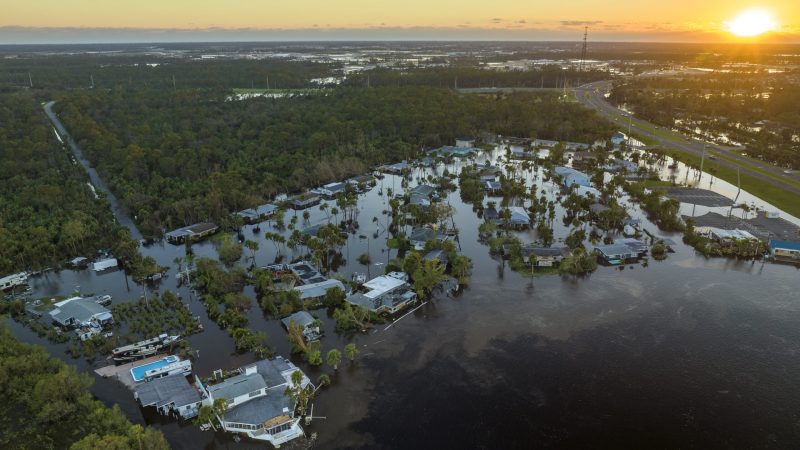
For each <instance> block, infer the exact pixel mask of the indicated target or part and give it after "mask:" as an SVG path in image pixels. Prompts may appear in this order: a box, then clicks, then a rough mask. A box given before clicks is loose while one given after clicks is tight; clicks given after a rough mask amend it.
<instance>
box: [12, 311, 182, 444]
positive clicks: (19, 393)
mask: <svg viewBox="0 0 800 450" xmlns="http://www.w3.org/2000/svg"><path fill="white" fill-rule="evenodd" d="M0 319H2V318H0ZM91 384H92V379H91V377H89V375H86V374H78V373H77V372H76V371H75V368H74V367H72V366H70V365H67V364H64V363H63V362H61V361H59V360H58V359H55V358H51V357H50V356H49V355H48V354H47V352H46V351H45V350H44V349H43V348H42V347H38V346H33V345H29V344H24V343H21V342H19V341H18V340H17V339H16V338H14V336H13V335H12V334H11V333H10V332H9V331H8V329H7V328H6V327H5V325H0V393H2V394H3V402H2V403H0V448H4V449H7V450H11V449H26V448H30V449H34V448H36V449H62V448H70V449H72V450H93V449H116V450H126V449H131V450H133V449H136V450H161V449H167V448H169V446H168V445H167V441H166V440H165V439H164V436H163V435H162V434H161V433H160V432H159V431H157V430H154V429H152V428H143V427H142V426H140V425H133V424H131V423H130V422H129V421H128V419H127V418H125V415H124V414H123V413H122V411H120V409H119V407H117V406H115V407H114V408H111V409H109V408H107V407H106V406H105V405H103V404H102V403H101V402H100V401H98V400H95V399H94V398H93V397H92V395H91V394H90V393H89V390H88V388H89V386H90V385H91Z"/></svg>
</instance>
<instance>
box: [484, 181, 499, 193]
mask: <svg viewBox="0 0 800 450" xmlns="http://www.w3.org/2000/svg"><path fill="white" fill-rule="evenodd" d="M483 190H484V191H486V193H487V194H489V195H497V194H499V193H500V192H502V190H503V185H502V184H501V183H500V182H499V181H486V182H484V183H483Z"/></svg>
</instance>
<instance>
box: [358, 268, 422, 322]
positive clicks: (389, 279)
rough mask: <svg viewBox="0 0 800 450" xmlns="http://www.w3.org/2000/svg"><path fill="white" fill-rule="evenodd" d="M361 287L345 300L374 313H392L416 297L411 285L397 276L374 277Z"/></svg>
mask: <svg viewBox="0 0 800 450" xmlns="http://www.w3.org/2000/svg"><path fill="white" fill-rule="evenodd" d="M361 287H362V289H364V291H363V292H356V293H354V294H351V295H349V296H347V301H348V302H349V303H351V304H353V305H357V306H361V307H362V308H364V309H366V310H368V311H372V312H376V313H389V314H394V313H396V312H397V311H400V310H401V309H403V308H405V307H406V306H407V305H409V304H410V303H412V302H414V301H415V300H416V299H417V294H416V293H414V291H413V290H411V286H409V284H408V283H407V282H406V281H404V280H403V279H401V278H399V277H397V276H389V275H383V276H380V277H376V278H373V279H371V280H369V281H367V282H366V283H364V284H363V285H362V286H361Z"/></svg>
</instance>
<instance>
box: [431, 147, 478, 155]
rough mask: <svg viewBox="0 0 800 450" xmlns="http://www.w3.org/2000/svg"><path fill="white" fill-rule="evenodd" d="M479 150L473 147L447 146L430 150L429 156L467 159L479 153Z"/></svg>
mask: <svg viewBox="0 0 800 450" xmlns="http://www.w3.org/2000/svg"><path fill="white" fill-rule="evenodd" d="M477 152H478V149H477V148H472V147H453V146H452V145H445V146H442V147H439V148H436V149H433V150H429V151H428V154H429V155H436V156H447V155H450V156H455V157H459V158H463V157H467V156H469V155H472V154H473V153H477Z"/></svg>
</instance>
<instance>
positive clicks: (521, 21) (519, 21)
mask: <svg viewBox="0 0 800 450" xmlns="http://www.w3.org/2000/svg"><path fill="white" fill-rule="evenodd" d="M517 23H528V22H526V21H525V19H522V20H518V21H517Z"/></svg>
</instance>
